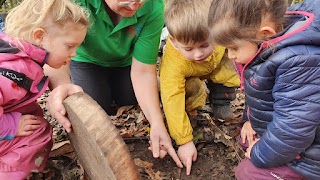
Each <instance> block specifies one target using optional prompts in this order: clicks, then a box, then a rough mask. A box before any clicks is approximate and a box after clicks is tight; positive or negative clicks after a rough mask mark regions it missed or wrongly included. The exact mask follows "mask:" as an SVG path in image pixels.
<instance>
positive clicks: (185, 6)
mask: <svg viewBox="0 0 320 180" xmlns="http://www.w3.org/2000/svg"><path fill="white" fill-rule="evenodd" d="M210 2H211V0H199V1H194V0H168V1H167V3H166V5H165V19H166V25H167V28H168V31H169V34H170V35H169V38H168V40H167V44H166V49H165V51H164V55H163V58H162V62H161V65H160V92H161V100H162V104H163V108H164V112H165V115H166V119H167V124H168V127H169V132H170V135H171V137H172V138H173V139H174V140H175V141H176V143H177V145H180V146H179V149H178V156H179V157H180V160H181V161H182V163H183V164H184V166H185V167H186V171H187V175H189V174H190V171H191V166H192V161H195V160H196V158H197V150H196V148H195V145H194V143H193V141H192V140H193V135H192V127H191V124H190V120H189V118H188V114H187V112H190V111H192V110H195V109H198V108H200V107H202V106H204V105H205V102H206V97H207V95H206V92H205V87H204V83H203V82H202V80H201V79H208V80H209V84H210V85H209V89H210V91H211V92H210V97H211V99H210V100H213V102H212V104H213V105H214V107H213V109H215V112H219V111H221V113H220V114H223V113H224V114H231V115H227V117H226V116H221V117H219V118H223V119H230V118H232V111H231V109H230V104H229V103H230V101H231V100H233V99H234V98H235V87H237V86H239V83H240V80H239V77H238V75H237V73H236V72H235V70H234V68H233V65H232V63H231V62H230V61H228V60H227V59H226V58H225V57H224V53H225V48H224V47H221V46H215V47H214V46H213V45H212V44H211V43H210V42H209V41H208V37H209V30H208V28H207V21H206V19H207V15H208V10H209V6H210ZM211 94H212V95H211ZM217 109H218V110H217ZM215 116H217V114H215Z"/></svg>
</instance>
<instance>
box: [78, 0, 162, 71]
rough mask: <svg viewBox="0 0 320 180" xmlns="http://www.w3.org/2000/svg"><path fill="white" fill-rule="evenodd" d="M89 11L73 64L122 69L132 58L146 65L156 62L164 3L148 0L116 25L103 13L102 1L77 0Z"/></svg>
mask: <svg viewBox="0 0 320 180" xmlns="http://www.w3.org/2000/svg"><path fill="white" fill-rule="evenodd" d="M76 1H77V2H78V3H79V4H80V5H82V6H84V7H86V8H87V9H88V10H90V12H91V18H90V21H91V22H90V23H91V26H90V28H89V30H88V33H87V35H86V38H85V40H84V42H83V43H82V44H81V45H80V46H79V47H78V48H77V55H76V57H74V58H72V59H73V60H74V61H80V62H89V63H94V64H97V65H100V66H104V67H125V66H129V65H131V63H132V56H133V57H135V58H136V59H137V60H138V61H140V62H142V63H145V64H155V63H156V62H157V55H158V47H159V41H160V35H161V30H162V27H163V24H164V15H163V13H164V2H163V0H149V1H147V2H145V4H144V5H143V6H142V7H141V8H140V9H139V10H138V11H137V12H136V14H135V15H134V16H132V17H126V18H122V20H121V21H120V22H119V24H117V25H116V26H114V25H113V23H112V21H111V19H110V17H109V16H108V14H107V13H106V11H105V8H104V5H103V1H104V0H76Z"/></svg>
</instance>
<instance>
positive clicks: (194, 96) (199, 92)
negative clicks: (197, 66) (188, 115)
mask: <svg viewBox="0 0 320 180" xmlns="http://www.w3.org/2000/svg"><path fill="white" fill-rule="evenodd" d="M185 90H186V111H187V112H189V111H192V110H195V109H198V108H201V107H203V106H204V105H205V103H206V99H207V93H206V91H205V87H204V82H203V81H202V80H200V79H199V78H198V77H194V78H188V79H187V80H186V85H185Z"/></svg>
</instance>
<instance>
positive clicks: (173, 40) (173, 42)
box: [169, 35, 177, 48]
mask: <svg viewBox="0 0 320 180" xmlns="http://www.w3.org/2000/svg"><path fill="white" fill-rule="evenodd" d="M169 40H170V41H171V42H172V45H173V46H174V47H175V48H177V45H176V43H177V41H176V39H175V38H174V37H172V36H170V35H169Z"/></svg>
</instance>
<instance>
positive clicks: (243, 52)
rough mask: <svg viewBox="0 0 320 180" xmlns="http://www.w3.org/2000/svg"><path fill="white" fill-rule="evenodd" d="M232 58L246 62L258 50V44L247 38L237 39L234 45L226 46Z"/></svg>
mask: <svg viewBox="0 0 320 180" xmlns="http://www.w3.org/2000/svg"><path fill="white" fill-rule="evenodd" d="M226 48H227V49H228V57H229V59H230V60H233V61H235V62H236V63H239V64H246V63H247V62H249V61H250V60H251V59H252V57H253V56H254V55H255V54H256V52H257V51H258V45H257V44H254V43H251V42H249V41H245V40H237V41H236V42H235V43H234V44H233V45H229V46H226Z"/></svg>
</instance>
